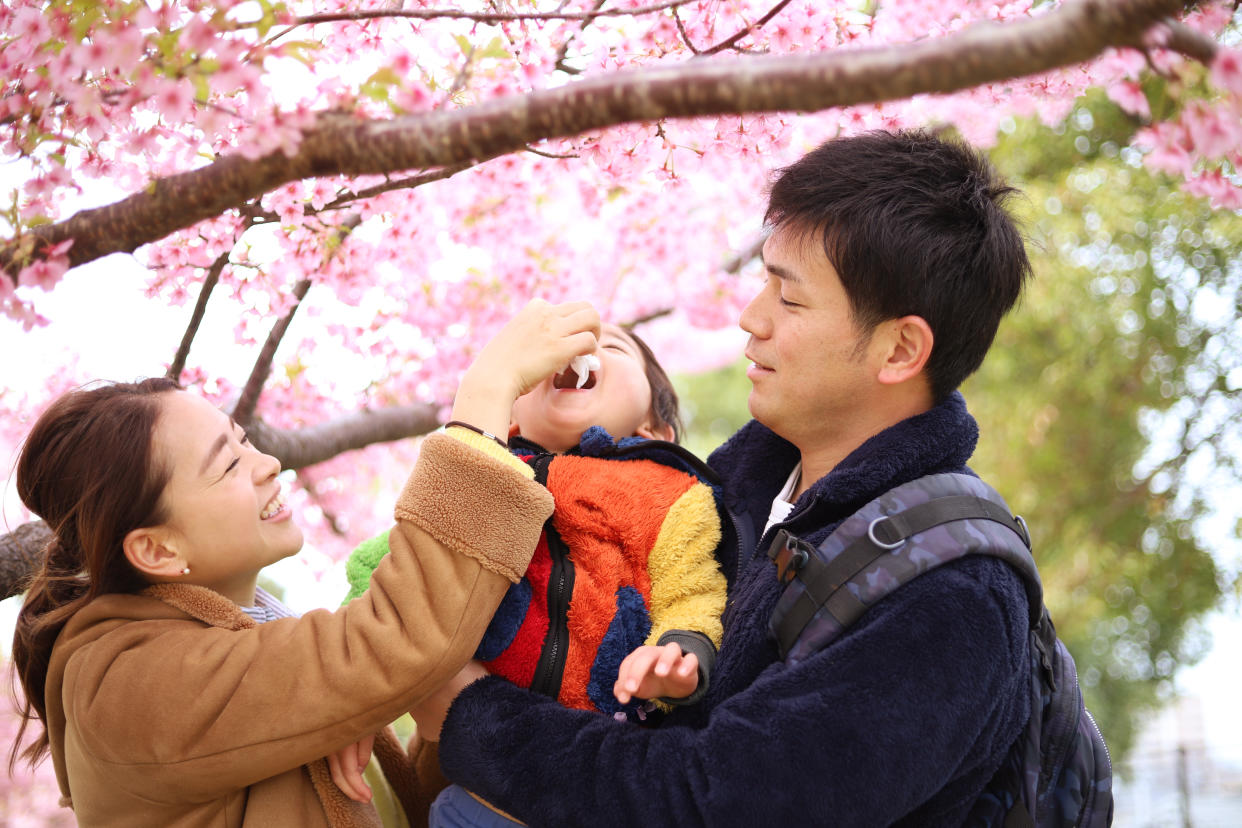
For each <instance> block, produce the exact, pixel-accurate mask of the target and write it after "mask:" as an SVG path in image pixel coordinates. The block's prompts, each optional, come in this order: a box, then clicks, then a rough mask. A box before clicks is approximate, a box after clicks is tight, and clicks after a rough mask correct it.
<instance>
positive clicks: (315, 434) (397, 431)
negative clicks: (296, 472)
mask: <svg viewBox="0 0 1242 828" xmlns="http://www.w3.org/2000/svg"><path fill="white" fill-rule="evenodd" d="M439 427H440V418H439V407H438V406H435V405H431V404H425V403H415V404H411V405H403V406H393V407H391V408H381V409H374V410H372V409H364V410H362V411H358V412H355V413H353V414H347V415H345V416H342V417H340V418H338V419H335V420H329V421H328V422H324V423H321V424H319V425H316V426H309V427H307V428H300V429H278V428H273V427H271V426H269V425H267V424H266V423H264V422H263V421H262V420H254V421H253V422H251V423H250V424H249V425H247V426H246V436H247V437H249V438H250V441H251V442H252V443H253V444H254V446H255V448H257V449H259V451H262V452H263V453H264V454H270V455H272V456H273V457H275V458H276V459H277V460H279V461H280V466H281V468H283V469H301V468H304V467H306V466H313V465H314V464H316V463H322V462H323V461H325V460H330V459H332V458H333V457H336V456H337V455H338V454H341V453H342V452H346V451H352V450H354V449H360V448H365V447H367V446H369V445H373V444H375V443H388V442H391V441H393V440H403V439H406V438H408V437H417V436H419V435H421V434H426V433H428V432H429V431H434V430H435V429H437V428H439Z"/></svg>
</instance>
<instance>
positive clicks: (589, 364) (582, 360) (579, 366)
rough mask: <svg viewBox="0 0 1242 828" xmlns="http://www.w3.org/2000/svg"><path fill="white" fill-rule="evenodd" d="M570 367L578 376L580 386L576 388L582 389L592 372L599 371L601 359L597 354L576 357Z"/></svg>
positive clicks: (571, 361) (570, 362)
mask: <svg viewBox="0 0 1242 828" xmlns="http://www.w3.org/2000/svg"><path fill="white" fill-rule="evenodd" d="M569 367H570V368H572V369H573V372H574V373H575V374H577V375H578V385H577V386H576V387H578V388H581V387H582V386H584V385H586V381H587V378H588V377H589V376H590V375H591V372H592V371H598V370H599V357H597V356H596V355H595V354H583V355H582V356H576V357H574V358H573V359H571V360H570V361H569Z"/></svg>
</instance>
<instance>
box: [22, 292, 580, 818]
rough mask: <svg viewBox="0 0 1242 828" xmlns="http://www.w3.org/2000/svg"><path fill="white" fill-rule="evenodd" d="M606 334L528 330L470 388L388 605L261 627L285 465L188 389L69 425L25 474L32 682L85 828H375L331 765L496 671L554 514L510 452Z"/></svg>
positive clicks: (27, 450)
mask: <svg viewBox="0 0 1242 828" xmlns="http://www.w3.org/2000/svg"><path fill="white" fill-rule="evenodd" d="M598 334H599V318H598V315H597V314H596V313H595V311H594V310H592V309H591V308H590V306H588V305H585V304H583V303H572V304H566V305H559V306H551V305H548V304H547V303H544V302H538V301H536V302H532V303H531V304H530V305H528V306H527V307H526V308H525V309H523V311H522V312H521V313H519V314H518V315H517V316H516V317H514V319H513V320H511V321H510V323H509V324H508V325H506V326H505V328H504V329H503V330H502V331H501V333H500V334H499V335H497V336H496V337H495V338H494V339H493V340H492V341H491V342H490V343H489V344H488V345H487V346H486V347H485V348H484V349H483V351H481V352H480V354H479V356H478V358H477V359H476V360H475V362H474V364H473V365H472V366H471V367H470V369H469V370H468V371H467V372H466V375H465V377H463V379H462V383H461V386H460V387H459V390H458V394H457V398H456V401H455V403H454V407H453V420H454V421H460V422H462V425H459V426H455V427H453V428H450V429H448V430H447V431H446V433H445V434H443V435H433V436H431V437H429V438H428V439H427V440H426V441H425V442H424V445H423V448H422V451H421V453H420V457H419V461H418V464H417V466H416V467H415V469H414V472H413V474H412V475H411V477H410V480H409V482H408V483H407V484H406V487H405V489H404V491H403V492H402V494H401V496H400V497H399V499H398V502H397V506H396V509H395V514H396V518H397V523H396V526H395V527H394V529H393V530H392V532H391V535H390V541H389V542H390V545H391V547H392V554H390V555H389V556H388V560H386V561H385V563H384V565H382V566H380V567H379V568H378V569H377V570H376V572H375V576H374V578H373V580H372V583H371V588H370V589H369V590H368V591H367V593H365V594H364V595H363V596H362V597H360V598H358V599H357V600H355V601H353V602H351V603H350V604H349V605H347V606H346V607H344V608H343V609H341V610H339V611H337V612H336V613H330V612H327V611H322V610H317V611H314V612H311V613H308V614H307V615H306V616H304V617H302V618H300V619H295V618H286V619H279V620H274V621H270V622H267V623H264V624H261V625H256V623H255V621H254V620H253V619H252V618H251V616H250V615H248V614H247V613H246V612H244V611H243V609H242V608H243V607H248V606H250V605H252V604H254V602H255V582H256V579H257V577H258V573H259V571H260V570H261V569H262V568H263V567H264V566H266V565H267V564H269V563H272V562H273V561H276V560H279V559H280V558H283V557H286V556H288V555H292V554H294V553H296V552H297V551H298V549H299V548H300V546H301V543H302V536H301V531H300V530H299V529H298V528H297V527H296V526H295V525H294V524H293V522H292V520H291V515H290V514H289V509H288V507H287V506H286V505H285V504H284V501H283V498H282V496H281V493H280V484H279V482H278V481H277V479H276V475H277V474H278V472H279V471H280V467H279V463H278V462H277V461H276V460H275V459H274V458H272V457H269V456H267V455H264V454H262V453H260V452H259V451H257V450H256V449H254V448H253V447H251V446H250V445H249V443H248V442H247V441H246V438H245V434H244V433H243V432H242V430H241V429H240V428H239V427H238V426H237V425H236V424H235V423H233V422H232V421H231V419H230V418H228V417H227V416H225V415H224V414H223V413H221V412H219V411H218V410H216V409H215V408H213V407H212V406H211V405H210V404H208V403H207V402H206V401H204V400H202V399H201V398H199V397H196V396H195V395H192V394H190V393H187V392H185V391H181V390H179V389H178V388H177V387H176V385H174V384H173V383H171V382H168V381H164V380H147V381H145V382H142V383H138V384H126V385H107V386H102V387H98V388H94V389H92V390H86V391H74V392H70V393H69V394H67V395H65V396H64V397H62V398H60V399H59V400H57V401H56V402H55V403H53V404H52V406H51V407H50V408H49V409H48V410H47V411H46V412H45V413H44V414H43V415H42V416H41V417H40V418H39V420H38V421H37V422H36V423H35V426H34V428H33V429H32V430H31V433H30V435H29V437H28V438H27V441H26V443H25V445H24V447H23V449H22V454H21V457H20V459H19V461H18V469H17V480H18V492H19V494H20V496H21V498H22V501H23V503H25V504H26V506H27V507H28V508H29V509H30V510H31V511H33V512H35V513H36V514H38V515H40V516H41V517H43V519H44V520H46V521H47V523H48V524H49V526H51V528H52V529H53V531H54V532H55V538H54V540H53V541H52V542H51V543H50V544H49V547H48V550H47V554H46V561H45V563H44V566H43V569H42V570H41V571H40V572H39V573H38V574H37V575H36V576H35V578H34V580H33V581H32V583H31V585H30V587H29V590H28V592H27V597H26V602H25V605H24V606H23V609H22V612H21V615H20V617H19V620H18V626H17V632H16V635H15V640H14V650H13V660H14V662H15V664H16V667H17V671H18V675H19V678H20V680H21V683H22V687H23V689H24V691H25V697H26V699H27V701H26V709H25V714H26V717H27V719H28V720H29V719H32V718H36V717H37V718H38V719H39V720H40V721H41V722H42V724H43V726H44V733H43V734H42V735H41V737H40V739H39V741H37V742H36V743H35V744H34V745H33V746H32V747H31V748H29V749H27V751H26V752H25V755H26V756H27V758H28V759H30V760H31V761H32V762H36V761H38V760H39V759H41V758H42V757H43V755H44V754H45V753H48V752H50V753H51V756H52V761H53V764H54V767H55V771H56V777H57V779H58V781H59V784H60V788H61V792H62V794H63V802H64V804H66V805H69V806H70V807H72V808H73V809H74V813H75V816H76V818H77V820H78V822H79V824H80V825H83V826H95V825H125V826H144V825H151V826H176V825H230V826H232V825H254V826H260V825H261V826H294V825H296V826H303V825H306V826H345V825H367V824H377V823H378V816H377V814H376V812H375V810H374V808H373V807H372V806H370V805H369V804H365V803H360V802H356V801H353V800H351V799H350V798H349V797H347V796H345V795H344V794H342V793H341V791H340V790H339V789H338V788H337V787H336V786H335V785H333V784H332V777H331V775H330V773H329V770H328V768H327V765H326V763H325V762H324V761H323V757H325V756H326V755H328V754H330V753H333V752H335V751H341V752H342V755H352V754H350V753H349V751H348V749H347V748H348V746H350V745H353V744H354V743H356V742H359V741H360V740H366V739H367V738H368V736H369V735H370V734H374V733H376V732H377V731H379V730H381V728H383V727H384V726H385V725H386V724H387V723H388V722H390V721H392V720H393V719H395V718H397V717H398V716H399V715H401V714H402V713H403V712H405V711H407V710H409V709H410V708H411V707H412V706H415V705H416V704H418V702H420V701H421V700H423V699H424V698H425V697H426V696H427V694H428V693H430V691H432V690H433V689H435V688H437V687H439V686H440V685H441V684H443V683H444V682H445V681H446V680H447V679H449V678H450V677H451V676H453V675H454V674H455V673H456V672H457V671H458V670H459V669H460V668H461V667H462V665H464V664H465V663H466V661H467V660H468V659H469V658H470V656H471V654H472V653H473V652H474V649H475V647H476V646H477V644H478V642H479V638H480V636H481V635H482V633H483V631H484V629H485V628H486V626H487V623H488V621H489V620H490V618H491V616H492V613H493V611H494V610H495V608H496V606H497V604H498V603H499V601H500V599H501V597H502V596H503V594H504V592H505V590H506V588H507V586H508V584H509V582H511V581H516V580H517V579H518V577H519V576H520V575H521V574H522V572H523V571H524V570H525V568H526V565H527V563H528V562H529V559H530V555H531V552H532V551H533V549H534V546H535V543H536V539H537V537H538V534H539V531H540V528H541V527H542V525H543V522H544V521H545V520H546V519H547V517H548V516H549V514H550V513H551V511H552V501H551V497H550V496H549V495H548V494H547V492H546V491H544V490H543V489H542V488H541V487H540V486H538V485H537V484H535V483H533V482H532V481H530V480H529V478H528V477H526V476H524V475H522V474H520V473H519V471H518V470H517V469H516V468H514V467H515V466H520V465H521V463H520V461H516V460H513V459H512V458H510V457H509V456H508V453H507V452H505V451H504V450H503V449H501V448H500V447H499V446H498V445H496V444H493V443H492V442H491V441H490V440H489V439H488V437H490V435H491V434H504V433H505V429H506V428H507V426H508V422H509V411H510V409H511V407H512V404H513V402H514V400H515V399H516V398H517V397H518V396H520V395H521V394H522V393H524V392H525V391H526V390H528V389H530V388H531V387H532V386H533V385H535V384H536V383H538V382H539V381H541V380H542V379H543V378H544V377H546V376H548V375H550V374H552V373H553V372H555V371H557V370H560V369H561V368H563V367H564V366H565V364H566V363H567V362H568V361H569V360H570V359H572V358H573V357H575V356H577V355H579V354H584V353H588V352H590V351H592V350H594V348H595V344H596V339H597V337H598ZM476 432H478V433H476ZM480 503H484V504H487V508H485V509H481V508H479V504H480ZM364 744H365V741H364ZM389 747H390V748H391V745H389ZM363 752H365V751H363ZM381 753H382V751H381ZM338 778H340V777H339V776H338ZM408 787H411V788H412V787H413V785H412V784H411V785H409V786H408ZM407 801H408V800H407ZM424 807H425V804H424Z"/></svg>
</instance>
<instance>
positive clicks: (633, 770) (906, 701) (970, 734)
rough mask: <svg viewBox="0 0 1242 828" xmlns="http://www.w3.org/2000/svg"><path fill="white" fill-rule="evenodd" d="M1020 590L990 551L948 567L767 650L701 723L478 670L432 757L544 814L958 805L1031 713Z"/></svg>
mask: <svg viewBox="0 0 1242 828" xmlns="http://www.w3.org/2000/svg"><path fill="white" fill-rule="evenodd" d="M997 580H999V581H1001V582H1002V583H1000V584H999V585H998V584H997V583H995V582H996V581H997ZM1015 591H1016V592H1018V593H1020V591H1021V587H1020V586H1019V585H1017V578H1016V576H1015V575H1014V574H1013V573H1012V572H1010V571H1009V570H1008V569H1007V568H1005V566H1004V564H1001V563H999V562H998V561H994V560H977V559H976V560H966V561H960V562H957V563H954V564H950V565H946V566H943V567H941V568H939V569H938V570H936V571H934V572H932V573H929V574H927V575H924V576H922V577H921V578H919V579H918V580H917V581H915V582H912V583H911V584H909V585H907V586H906V587H905V588H903V589H902V590H900V591H898V592H897V593H895V594H894V595H892V596H890V597H889V598H888V599H886V600H885V601H884V602H883V603H881V604H880V605H877V606H876V607H874V608H873V609H872V611H871V612H870V613H868V615H867V616H864V618H863V619H860V621H859V623H858V624H857V625H856V626H855V627H854V629H853V630H852V631H851V632H850V633H848V634H847V635H845V636H843V637H842V638H840V639H838V641H837V642H835V643H834V644H833V645H832V646H831V647H829V648H828V649H827V650H825V651H823V652H822V653H819V654H818V655H817V656H815V657H813V658H811V659H808V660H807V661H805V662H803V663H801V664H799V665H797V666H796V667H792V668H790V667H787V666H786V665H785V664H783V663H775V664H771V665H770V666H769V667H768V668H767V669H766V670H764V671H763V672H762V673H761V674H760V675H759V676H758V677H757V678H756V679H755V680H754V681H753V682H752V683H750V685H749V686H747V687H746V688H745V689H743V690H742V691H741V692H739V693H736V694H734V695H733V696H731V697H730V698H728V699H726V700H725V701H723V702H722V703H720V704H719V705H717V706H716V707H715V708H714V709H712V710H711V711H710V715H709V717H708V719H707V722H706V724H705V725H704V726H703V727H701V728H691V727H687V726H678V725H673V724H668V723H666V724H665V725H664V726H662V727H660V728H655V729H646V728H641V727H637V726H634V725H630V724H626V723H622V722H616V721H613V720H612V719H610V718H608V717H604V716H599V715H596V714H592V713H588V712H583V711H575V710H567V709H564V708H561V707H560V706H559V705H557V704H556V703H555V702H554V701H552V700H550V699H547V698H543V697H540V696H538V695H535V694H532V693H530V692H529V691H526V690H522V689H519V688H517V687H514V686H513V685H511V684H509V683H507V682H504V681H502V680H500V679H496V678H488V679H484V680H483V681H480V682H477V683H475V684H473V685H471V686H470V687H468V688H466V690H464V691H463V692H462V693H461V695H460V696H459V697H458V698H457V700H456V701H455V702H454V704H453V706H452V708H451V709H450V711H449V715H448V718H447V720H446V722H445V726H444V730H443V731H442V734H441V743H440V761H441V765H442V767H443V769H444V771H445V773H446V774H447V775H448V777H449V778H450V779H452V780H453V781H455V782H458V783H460V784H462V785H463V786H465V787H466V788H467V789H469V790H472V791H474V792H476V793H478V794H479V795H481V796H482V797H484V798H485V799H487V800H488V801H490V802H492V803H493V804H495V805H496V806H497V807H500V808H502V809H504V810H505V811H507V812H509V813H511V814H514V815H516V816H517V817H519V818H521V819H523V820H524V821H527V822H529V823H531V824H538V825H540V826H560V825H565V826H573V825H582V824H585V823H586V822H589V823H590V824H593V825H679V826H682V825H712V826H732V825H737V826H750V825H762V824H768V825H771V824H798V825H808V824H829V823H830V824H841V825H851V826H867V825H891V824H892V823H894V822H897V821H899V820H901V819H902V818H903V817H908V816H909V815H910V814H911V812H914V811H915V810H916V809H917V808H918V806H919V805H920V804H921V803H924V802H926V801H927V800H928V799H929V798H930V797H931V796H932V795H933V794H936V793H937V792H943V791H946V790H947V791H950V792H954V793H955V786H956V787H958V788H960V789H961V790H960V799H959V803H960V805H961V807H962V808H965V807H967V806H968V803H969V802H970V801H973V799H974V798H975V796H977V794H978V791H979V788H981V787H982V784H983V782H984V781H986V778H987V775H990V773H991V768H994V767H996V766H997V765H999V762H1000V759H1001V758H1002V757H1003V755H1004V753H1005V751H1006V749H1007V747H1008V745H1009V744H1010V743H1012V741H1013V739H1015V738H1016V737H1017V734H1018V732H1019V731H1020V730H1021V728H1022V726H1023V724H1024V722H1025V720H1026V717H1027V715H1028V708H1029V704H1028V700H1027V697H1026V693H1027V689H1026V688H1027V677H1028V668H1027V666H1026V665H1027V661H1026V658H1027V654H1026V653H1027V651H1026V629H1025V625H1026V607H1025V598H1024V597H1022V599H1021V600H1019V601H1016V602H1015V601H1014V600H1013V596H1014V593H1015ZM728 646H729V642H728V632H727V631H726V641H725V647H728ZM927 816H928V817H929V818H930V817H931V816H932V815H927ZM938 816H939V817H940V818H941V819H943V818H945V816H946V815H944V814H940V815H938ZM916 821H920V822H923V823H924V824H935V823H938V822H939V820H937V819H928V820H923V819H921V818H916ZM960 821H961V820H960V816H959V817H958V818H957V822H959V823H960Z"/></svg>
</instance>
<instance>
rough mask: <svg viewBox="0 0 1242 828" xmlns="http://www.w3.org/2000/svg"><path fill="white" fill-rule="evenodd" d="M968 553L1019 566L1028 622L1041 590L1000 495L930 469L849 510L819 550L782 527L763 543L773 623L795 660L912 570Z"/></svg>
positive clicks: (1035, 622)
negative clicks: (774, 581)
mask: <svg viewBox="0 0 1242 828" xmlns="http://www.w3.org/2000/svg"><path fill="white" fill-rule="evenodd" d="M970 553H983V554H990V555H994V556H997V557H1000V558H1002V559H1003V560H1005V561H1006V562H1007V563H1009V564H1011V565H1012V566H1013V567H1015V568H1016V569H1017V570H1018V572H1019V574H1021V575H1022V579H1023V582H1024V583H1025V584H1026V585H1027V592H1028V598H1029V599H1030V605H1031V626H1032V628H1036V627H1038V626H1039V624H1040V616H1041V615H1042V611H1043V594H1042V588H1041V587H1040V583H1039V574H1038V572H1037V571H1036V568H1035V562H1034V560H1033V559H1032V558H1031V554H1030V536H1029V534H1028V533H1027V531H1026V526H1025V524H1024V523H1023V522H1022V520H1021V519H1020V518H1015V517H1014V516H1013V514H1012V513H1011V512H1010V511H1009V508H1008V507H1007V506H1006V505H1005V502H1004V500H1002V499H1001V497H1000V495H999V494H997V493H996V492H995V491H993V490H992V489H991V487H989V486H988V485H987V484H986V483H984V482H983V481H981V480H979V479H978V478H974V477H970V476H967V475H960V474H939V475H930V476H928V477H923V478H920V479H918V480H915V481H913V482H911V483H907V484H905V485H903V486H899V487H897V488H895V489H892V490H891V491H889V492H886V493H885V494H883V495H881V496H880V497H879V498H876V499H875V500H873V501H872V502H871V503H868V504H867V505H866V506H864V507H863V508H862V509H860V510H858V512H855V513H854V514H853V515H851V516H850V517H849V518H846V520H845V521H843V522H842V523H841V525H840V526H839V527H838V528H837V529H836V531H834V532H833V533H832V534H831V535H829V536H828V538H827V539H825V540H824V541H823V542H822V543H821V544H820V545H819V547H818V548H816V547H814V546H812V545H811V544H809V543H806V542H805V541H802V540H800V539H798V538H797V537H795V536H793V535H791V534H790V533H789V532H787V531H785V530H783V529H782V530H780V531H778V532H777V534H776V537H775V538H774V540H773V542H772V544H771V546H770V547H769V549H768V557H770V558H771V559H772V561H773V562H774V563H775V564H776V567H777V576H778V577H779V578H780V580H781V582H782V583H783V584H785V585H786V590H785V593H784V594H783V595H782V596H781V599H780V601H779V602H778V604H777V608H776V610H775V611H774V612H773V616H772V619H771V623H770V629H771V631H772V633H773V635H774V636H775V638H776V641H777V644H778V646H779V647H780V651H781V653H782V655H783V656H785V657H786V658H787V659H788V660H790V661H791V662H796V661H798V660H801V659H802V658H804V657H806V656H807V655H809V654H810V653H812V652H814V651H815V650H818V649H820V648H822V647H823V646H826V645H827V643H828V642H829V641H831V640H832V639H833V638H835V637H836V636H837V635H839V634H840V633H841V632H842V631H843V630H844V629H846V628H847V627H848V626H849V625H850V624H852V623H853V622H854V621H855V620H857V619H858V617H859V616H860V615H862V614H863V613H864V612H865V611H866V610H867V608H868V607H869V606H871V605H872V604H874V603H875V602H876V601H878V600H879V599H880V598H882V597H884V596H885V595H887V594H888V593H889V592H891V591H892V590H893V589H896V588H897V587H898V586H900V585H901V584H903V583H905V582H906V581H909V580H910V579H912V578H913V577H915V576H917V575H919V574H922V573H923V572H926V571H927V570H929V569H931V568H933V567H934V566H937V565H939V564H941V563H947V562H948V561H951V560H955V559H957V558H959V557H961V556H963V555H966V554H970Z"/></svg>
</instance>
